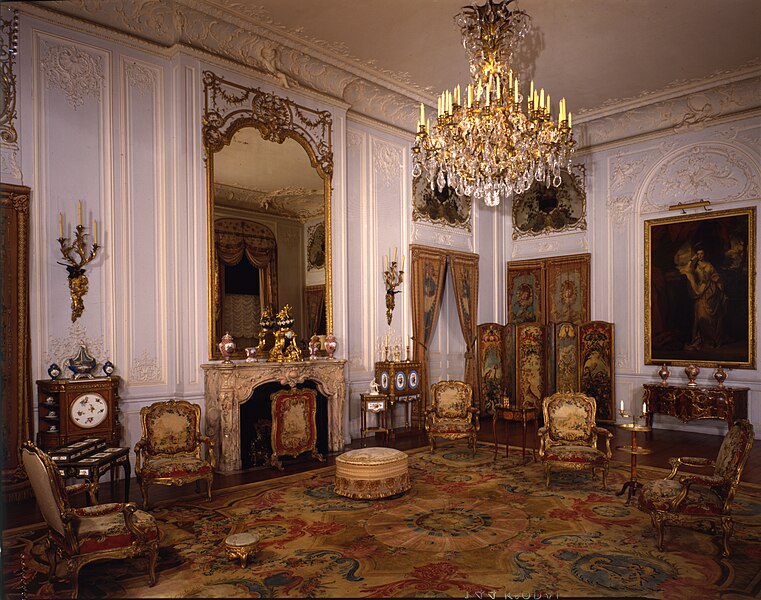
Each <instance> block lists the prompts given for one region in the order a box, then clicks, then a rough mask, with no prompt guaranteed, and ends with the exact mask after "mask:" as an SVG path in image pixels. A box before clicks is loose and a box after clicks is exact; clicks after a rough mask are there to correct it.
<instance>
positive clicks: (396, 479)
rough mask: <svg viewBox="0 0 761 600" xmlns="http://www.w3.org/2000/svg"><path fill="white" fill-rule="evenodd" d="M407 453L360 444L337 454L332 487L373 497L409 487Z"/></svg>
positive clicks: (355, 495)
mask: <svg viewBox="0 0 761 600" xmlns="http://www.w3.org/2000/svg"><path fill="white" fill-rule="evenodd" d="M407 463H408V458H407V454H405V453H404V452H402V451H400V450H396V449H394V448H382V447H381V448H360V449H357V450H349V451H348V452H344V453H343V454H341V455H340V456H338V457H336V480H335V491H336V494H339V495H341V496H348V497H349V498H363V499H375V498H385V497H387V496H393V495H394V494H399V493H401V492H406V491H407V490H408V489H410V487H411V484H410V479H409V473H408V470H407Z"/></svg>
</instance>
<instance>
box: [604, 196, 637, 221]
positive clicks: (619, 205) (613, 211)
mask: <svg viewBox="0 0 761 600" xmlns="http://www.w3.org/2000/svg"><path fill="white" fill-rule="evenodd" d="M607 205H608V213H609V214H610V220H611V221H612V222H613V223H614V224H615V225H616V226H617V227H620V226H621V225H623V224H624V223H625V222H626V220H627V219H628V218H629V217H630V216H631V214H632V212H633V209H634V198H633V197H632V196H616V197H614V198H608V202H607Z"/></svg>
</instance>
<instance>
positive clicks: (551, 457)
mask: <svg viewBox="0 0 761 600" xmlns="http://www.w3.org/2000/svg"><path fill="white" fill-rule="evenodd" d="M596 412H597V402H596V401H595V399H594V398H591V397H589V396H586V395H585V394H582V393H579V392H557V393H555V394H553V395H552V396H549V397H547V398H545V399H544V400H543V401H542V414H543V415H544V426H543V427H541V428H540V429H539V432H538V435H539V458H540V460H541V461H542V463H543V464H544V473H545V478H546V485H547V487H549V485H550V474H551V472H552V469H572V470H575V471H582V470H589V471H592V476H593V477H594V474H595V472H596V471H597V470H600V471H602V484H603V487H604V488H605V489H607V487H608V467H609V462H610V458H611V456H612V453H611V450H610V440H611V438H612V437H613V434H612V433H611V432H610V431H608V430H607V429H605V428H603V427H597V426H596V425H595V414H596ZM600 436H602V437H603V439H604V440H605V450H601V449H600V448H598V447H597V443H598V439H599V437H600Z"/></svg>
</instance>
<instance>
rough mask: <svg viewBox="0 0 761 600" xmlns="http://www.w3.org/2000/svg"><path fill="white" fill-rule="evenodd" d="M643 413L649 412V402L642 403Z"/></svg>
mask: <svg viewBox="0 0 761 600" xmlns="http://www.w3.org/2000/svg"><path fill="white" fill-rule="evenodd" d="M642 414H643V415H646V414H647V402H643V403H642Z"/></svg>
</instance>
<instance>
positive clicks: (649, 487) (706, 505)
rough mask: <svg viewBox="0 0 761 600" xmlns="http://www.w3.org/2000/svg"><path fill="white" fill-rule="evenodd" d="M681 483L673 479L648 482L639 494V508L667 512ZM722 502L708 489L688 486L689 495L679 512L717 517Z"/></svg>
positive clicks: (680, 488) (721, 507) (722, 507)
mask: <svg viewBox="0 0 761 600" xmlns="http://www.w3.org/2000/svg"><path fill="white" fill-rule="evenodd" d="M682 489H683V486H682V484H681V483H679V482H678V481H676V480H674V479H656V480H654V481H648V482H647V483H646V484H645V485H643V486H642V489H641V490H640V493H639V507H640V508H641V509H643V510H669V505H670V503H671V502H672V501H673V500H674V498H676V497H677V496H678V495H679V494H680V493H681V491H682ZM723 510H724V501H723V500H722V499H721V498H719V497H718V496H717V495H716V494H715V493H714V492H713V491H711V489H710V488H706V487H703V486H701V485H692V486H690V493H689V494H688V495H687V497H686V498H685V499H684V500H683V501H682V503H681V504H680V505H679V512H680V513H682V514H692V515H719V514H721V512H722V511H723Z"/></svg>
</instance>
